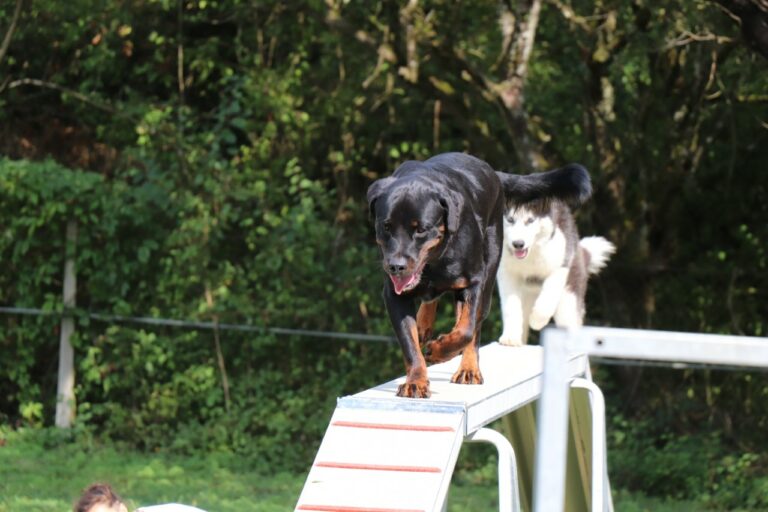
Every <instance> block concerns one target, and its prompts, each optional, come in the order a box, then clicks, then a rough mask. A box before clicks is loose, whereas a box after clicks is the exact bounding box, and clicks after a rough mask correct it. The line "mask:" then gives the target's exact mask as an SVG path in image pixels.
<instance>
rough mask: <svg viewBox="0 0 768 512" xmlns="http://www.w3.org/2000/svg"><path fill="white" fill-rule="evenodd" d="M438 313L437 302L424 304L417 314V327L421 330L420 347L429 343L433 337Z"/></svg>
mask: <svg viewBox="0 0 768 512" xmlns="http://www.w3.org/2000/svg"><path fill="white" fill-rule="evenodd" d="M436 312H437V301H436V300H434V301H432V302H422V303H421V306H419V311H418V312H417V313H416V326H417V327H418V330H419V338H418V339H419V345H422V344H424V343H426V342H427V340H428V339H430V338H431V337H432V328H433V327H434V325H435V314H436Z"/></svg>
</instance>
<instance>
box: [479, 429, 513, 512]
mask: <svg viewBox="0 0 768 512" xmlns="http://www.w3.org/2000/svg"><path fill="white" fill-rule="evenodd" d="M467 440H468V441H471V442H486V443H491V444H492V445H494V446H495V447H496V451H497V452H498V454H499V469H498V471H499V512H520V490H519V488H518V485H519V483H518V479H517V460H516V459H515V450H514V449H513V448H512V445H511V444H510V442H509V440H508V439H507V438H506V437H504V436H503V435H501V434H500V433H498V432H496V431H495V430H493V429H490V428H481V429H480V430H478V431H476V432H475V433H474V434H471V435H469V436H467Z"/></svg>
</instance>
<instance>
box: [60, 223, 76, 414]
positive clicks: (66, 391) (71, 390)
mask: <svg viewBox="0 0 768 512" xmlns="http://www.w3.org/2000/svg"><path fill="white" fill-rule="evenodd" d="M76 244H77V222H75V221H74V220H70V221H69V222H67V236H66V245H65V247H66V248H65V251H66V253H65V254H66V260H65V263H64V309H65V312H66V310H67V309H71V308H74V307H75V303H76V301H75V296H76V290H77V277H76V274H75V247H76ZM74 332H75V321H74V319H73V318H72V317H71V316H69V315H67V314H66V313H65V315H64V317H62V319H61V334H60V338H59V376H58V384H57V389H56V426H57V427H59V428H69V427H71V426H72V422H73V421H74V419H75V361H74V351H73V350H72V343H71V341H70V339H71V337H72V334H73V333H74Z"/></svg>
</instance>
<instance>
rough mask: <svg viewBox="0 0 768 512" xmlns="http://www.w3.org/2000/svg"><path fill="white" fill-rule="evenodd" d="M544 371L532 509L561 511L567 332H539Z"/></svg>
mask: <svg viewBox="0 0 768 512" xmlns="http://www.w3.org/2000/svg"><path fill="white" fill-rule="evenodd" d="M541 341H542V345H544V372H543V375H542V389H541V399H540V400H539V412H538V417H537V421H536V422H537V424H538V431H539V438H538V440H537V441H536V465H535V468H534V479H533V510H534V511H535V512H561V511H562V510H563V503H564V502H565V465H566V458H567V455H568V443H567V440H568V439H567V438H568V392H569V389H568V386H569V382H568V346H567V341H568V333H567V332H566V331H565V330H562V329H556V328H552V327H548V328H546V329H544V330H543V331H542V333H541Z"/></svg>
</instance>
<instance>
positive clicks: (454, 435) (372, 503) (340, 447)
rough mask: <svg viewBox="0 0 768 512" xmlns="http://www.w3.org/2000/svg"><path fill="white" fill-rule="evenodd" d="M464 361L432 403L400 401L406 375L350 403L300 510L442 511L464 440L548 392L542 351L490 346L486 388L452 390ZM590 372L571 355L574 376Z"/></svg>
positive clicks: (325, 444) (443, 368) (437, 373)
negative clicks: (543, 387) (453, 379)
mask: <svg viewBox="0 0 768 512" xmlns="http://www.w3.org/2000/svg"><path fill="white" fill-rule="evenodd" d="M459 361H460V357H456V358H454V359H452V360H451V361H448V362H445V363H441V364H436V365H433V366H431V367H429V379H430V382H431V390H432V397H431V398H429V399H412V398H400V397H397V396H395V393H396V391H397V387H398V385H400V384H401V383H402V382H404V380H405V377H404V376H403V377H400V378H399V379H395V380H392V381H390V382H387V383H385V384H382V385H380V386H377V387H375V388H371V389H369V390H366V391H363V392H361V393H357V394H355V395H352V396H348V397H344V398H340V399H339V400H338V402H337V406H336V410H335V411H334V413H333V417H332V418H331V421H330V424H329V425H328V429H327V430H326V433H325V437H324V438H323V441H322V443H321V445H320V449H319V450H318V452H317V456H316V458H315V461H314V463H313V465H312V468H311V469H310V472H309V475H308V476H307V480H306V483H305V485H304V489H303V491H302V493H301V496H300V497H299V500H298V503H297V505H296V509H295V510H297V511H338V512H416V511H422V512H432V511H440V510H441V509H442V507H443V504H444V502H445V498H446V495H447V492H448V486H449V484H450V480H451V477H452V475H453V470H454V466H455V464H456V459H457V457H458V454H459V451H460V449H461V444H462V442H463V440H464V438H465V437H466V436H467V435H470V434H472V433H473V432H475V431H477V430H478V429H480V428H482V427H483V426H485V425H487V424H488V423H490V422H491V421H493V420H495V419H497V418H500V417H502V416H504V415H506V414H508V413H509V412H511V411H514V410H516V409H518V408H520V407H522V406H523V405H525V404H527V403H529V402H531V401H533V400H535V399H537V398H538V397H539V395H540V393H541V385H542V380H541V373H542V367H543V362H542V350H541V347H537V346H525V347H505V346H502V345H499V344H497V343H491V344H489V345H487V346H485V347H482V348H481V349H480V367H481V370H482V372H483V377H484V379H485V383H484V384H481V385H459V384H453V383H451V382H450V379H451V376H452V375H453V373H454V372H455V371H456V369H457V368H458V365H459ZM586 372H588V370H587V358H586V357H585V356H580V355H574V356H571V357H570V359H569V362H568V373H569V376H570V377H578V376H583V375H585V373H586Z"/></svg>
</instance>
